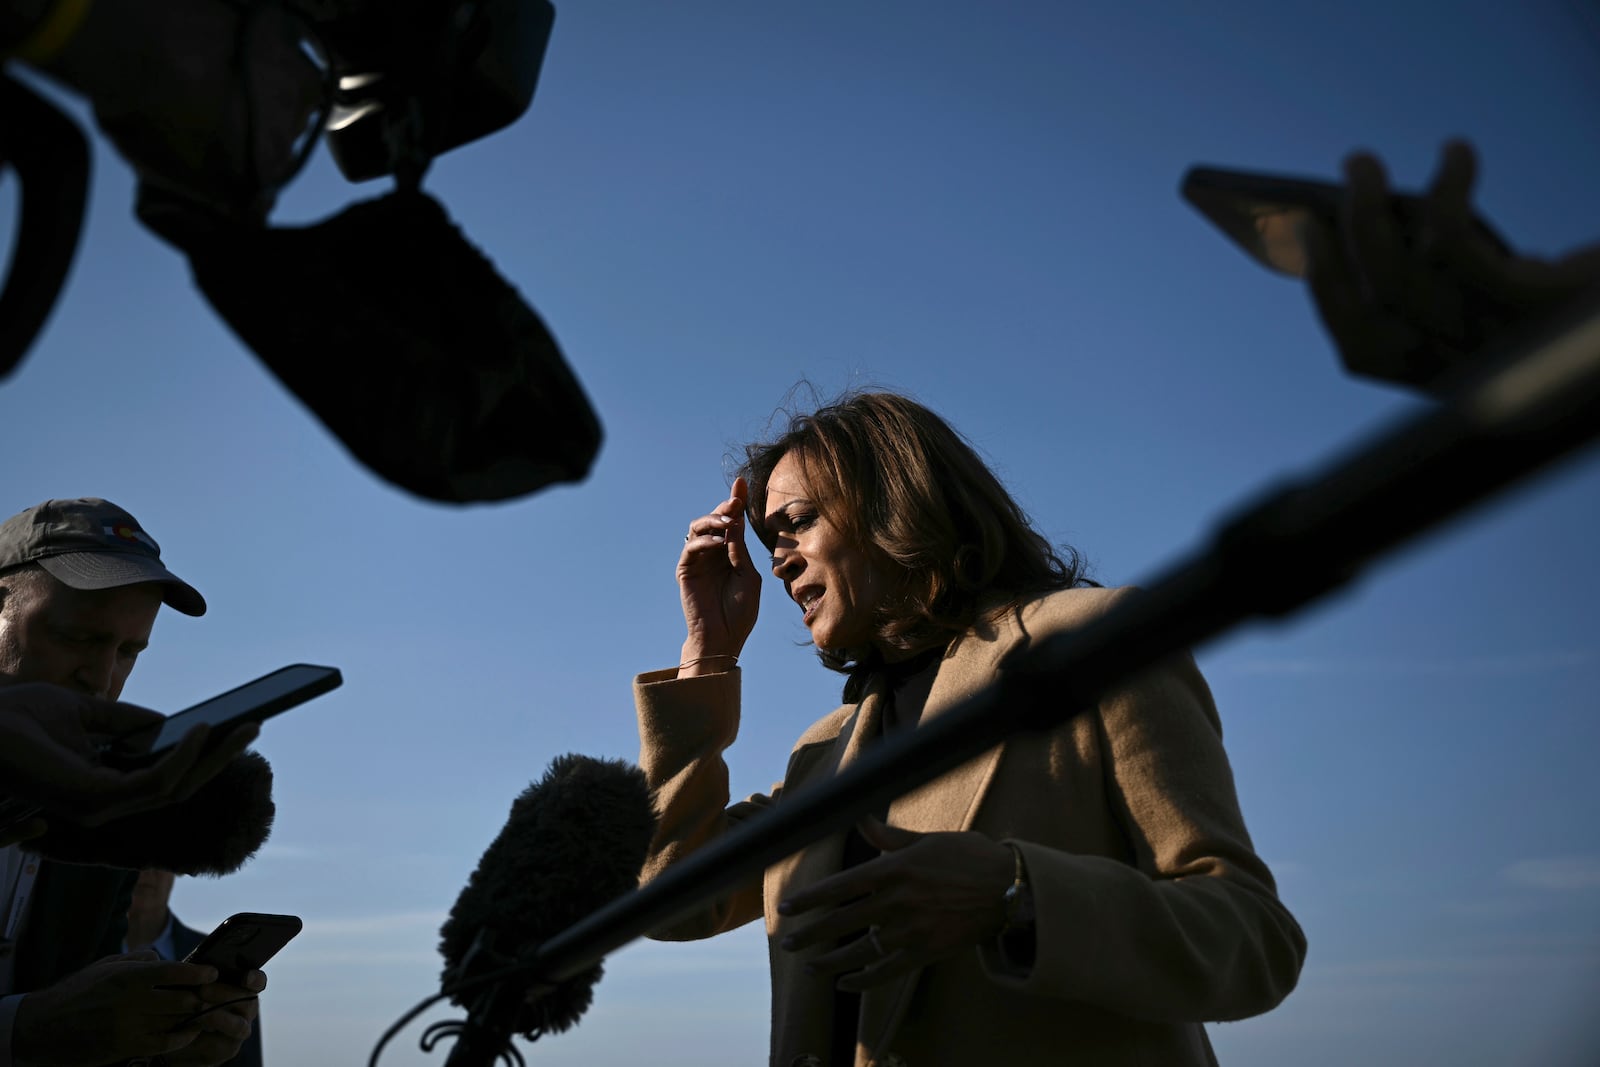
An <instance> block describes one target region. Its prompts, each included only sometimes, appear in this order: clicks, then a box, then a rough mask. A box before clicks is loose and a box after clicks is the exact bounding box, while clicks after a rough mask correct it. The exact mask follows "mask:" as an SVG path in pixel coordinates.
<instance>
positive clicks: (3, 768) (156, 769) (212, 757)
mask: <svg viewBox="0 0 1600 1067" xmlns="http://www.w3.org/2000/svg"><path fill="white" fill-rule="evenodd" d="M163 719H164V716H162V715H160V714H159V713H157V712H154V711H148V710H146V709H144V708H140V707H135V706H134V705H132V704H119V703H115V702H113V701H109V700H100V699H98V698H96V697H91V696H86V695H83V694H78V693H74V692H72V691H71V690H68V689H63V688H61V687H59V686H54V685H46V684H44V683H40V682H29V683H24V684H20V685H12V686H6V687H4V688H0V792H3V793H5V794H7V795H9V796H12V797H18V798H22V799H25V800H31V801H34V802H35V803H37V804H39V805H41V806H43V807H44V808H46V809H47V810H48V811H49V812H52V813H59V814H61V815H62V816H64V817H66V818H67V819H69V820H71V821H73V822H77V823H80V824H82V825H85V826H98V825H100V824H101V823H104V822H109V821H110V820H112V819H117V818H121V817H123V816H125V815H132V814H135V813H136V812H141V811H146V810H148V809H151V808H159V807H164V806H166V805H168V804H173V803H177V802H178V801H181V800H186V799H188V797H190V796H191V795H193V793H194V791H195V790H197V789H199V788H200V787H201V786H202V785H204V784H205V783H206V782H207V781H209V780H210V779H211V778H212V777H213V776H214V775H215V774H216V773H217V772H218V771H220V770H221V769H222V768H223V767H224V766H226V765H227V764H228V762H229V761H230V760H232V759H233V758H234V757H235V756H237V755H238V754H239V753H240V752H243V751H244V749H245V747H246V746H247V745H249V744H250V742H251V741H252V740H254V739H255V736H256V734H257V733H258V732H259V727H257V726H256V725H254V724H248V725H245V726H240V727H237V728H235V729H234V730H233V731H231V732H230V733H229V734H228V735H227V737H225V738H224V739H223V740H221V741H220V742H219V743H218V744H217V745H216V746H215V747H213V748H212V749H211V750H210V751H206V750H205V749H206V741H207V738H208V736H209V727H206V726H203V725H202V726H197V727H195V728H194V729H192V730H190V731H189V732H188V733H187V734H185V735H184V738H183V740H182V741H181V742H179V744H178V745H177V747H175V748H174V749H173V750H172V751H171V752H169V753H167V754H166V755H165V756H163V757H161V758H160V759H159V760H157V761H156V762H155V763H153V764H151V765H150V766H148V767H143V768H140V769H139V770H135V771H120V770H116V769H114V768H111V767H103V766H101V765H100V764H99V763H98V762H97V761H96V748H97V745H99V744H101V743H104V742H106V741H109V740H111V739H113V738H117V737H124V736H126V735H128V734H130V733H134V732H137V731H139V730H141V729H146V728H149V727H151V726H154V725H159V724H160V723H161V722H162V721H163ZM19 830H20V831H21V834H22V835H26V836H35V835H37V833H40V832H43V830H44V827H43V825H32V826H25V827H22V828H19ZM29 831H32V832H31V833H30V832H29ZM11 838H12V840H19V839H21V837H20V836H19V835H18V834H17V833H13V834H12V835H11Z"/></svg>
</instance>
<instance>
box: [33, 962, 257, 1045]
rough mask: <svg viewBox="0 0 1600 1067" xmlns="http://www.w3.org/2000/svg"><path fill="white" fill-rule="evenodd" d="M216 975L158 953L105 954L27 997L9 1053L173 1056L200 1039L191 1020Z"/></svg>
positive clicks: (235, 1021)
mask: <svg viewBox="0 0 1600 1067" xmlns="http://www.w3.org/2000/svg"><path fill="white" fill-rule="evenodd" d="M216 977H217V972H216V969H215V968H213V967H203V966H199V965H197V964H191V963H175V962H165V961H162V960H159V959H157V957H156V954H155V953H153V952H135V953H131V954H129V955H126V956H108V957H106V958H105V959H103V960H100V961H99V962H98V963H92V964H90V965H89V966H87V967H85V968H84V969H83V970H81V971H78V972H77V973H76V974H72V975H69V976H68V977H66V978H64V979H62V980H61V981H59V982H57V983H56V984H55V985H53V986H50V987H49V988H47V989H41V990H39V991H38V992H34V993H29V994H27V995H26V996H25V997H23V998H22V1002H21V1003H20V1004H19V1005H18V1006H17V1014H16V1018H15V1020H14V1022H13V1028H12V1038H11V1046H12V1054H13V1055H14V1056H15V1057H16V1058H17V1059H18V1060H20V1061H22V1062H25V1063H49V1064H52V1065H55V1067H103V1065H104V1064H108V1063H117V1062H120V1061H122V1060H125V1059H130V1058H133V1057H136V1056H158V1055H171V1054H173V1053H176V1052H177V1051H178V1050H179V1049H182V1048H185V1047H187V1046H188V1045H189V1044H190V1043H191V1042H193V1041H194V1040H195V1039H196V1038H197V1037H198V1036H199V1035H200V1033H201V1029H200V1026H199V1025H198V1023H197V1022H186V1020H189V1019H190V1018H191V1017H192V1016H193V1015H194V1014H195V1013H196V1012H198V1011H200V1010H201V1009H202V1008H204V1007H205V1006H206V1002H205V1000H204V999H203V998H202V996H201V990H202V989H204V988H205V987H206V986H208V985H210V984H212V983H214V982H215V981H216ZM230 1020H231V1021H229V1022H227V1023H224V1024H223V1025H225V1026H230V1027H233V1028H234V1029H237V1027H238V1025H239V1023H238V1018H237V1017H236V1016H230ZM248 1029H249V1028H248V1024H246V1026H245V1030H246V1034H248ZM240 1040H241V1041H242V1040H243V1038H241V1039H240ZM210 1062H212V1063H219V1062H222V1061H220V1060H213V1061H210Z"/></svg>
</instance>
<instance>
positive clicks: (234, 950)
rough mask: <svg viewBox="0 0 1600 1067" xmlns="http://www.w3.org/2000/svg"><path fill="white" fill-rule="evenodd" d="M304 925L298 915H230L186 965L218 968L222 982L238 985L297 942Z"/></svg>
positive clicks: (191, 956) (208, 936) (208, 935)
mask: <svg viewBox="0 0 1600 1067" xmlns="http://www.w3.org/2000/svg"><path fill="white" fill-rule="evenodd" d="M301 925H302V924H301V922H300V917H299V916H297V915H272V914H267V913H263V912H253V911H245V912H240V913H238V914H237V915H230V916H228V917H227V918H226V919H224V920H222V922H221V923H220V924H218V926H217V928H216V929H215V930H212V931H211V932H210V933H209V934H207V935H206V936H205V937H204V938H203V939H202V940H201V942H200V943H199V944H198V945H196V946H195V947H194V949H193V950H192V951H191V952H190V953H189V954H188V955H187V956H185V957H184V958H183V962H185V963H202V964H206V965H207V966H211V967H215V968H216V969H217V975H218V980H219V981H223V982H228V983H231V984H234V985H239V984H240V983H241V982H242V981H243V979H244V976H245V975H247V974H249V973H250V972H251V971H259V970H261V968H262V967H265V966H266V964H267V961H268V960H270V959H272V957H273V956H276V955H277V954H278V950H279V949H281V948H283V946H285V945H287V944H288V943H289V942H290V941H292V940H294V937H295V935H296V934H298V933H299V932H300V929H301Z"/></svg>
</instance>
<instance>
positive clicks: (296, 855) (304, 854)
mask: <svg viewBox="0 0 1600 1067" xmlns="http://www.w3.org/2000/svg"><path fill="white" fill-rule="evenodd" d="M316 858H317V850H316V849H314V848H305V847H303V846H301V845H277V844H266V845H262V846H261V851H260V852H258V853H256V859H257V860H310V859H316Z"/></svg>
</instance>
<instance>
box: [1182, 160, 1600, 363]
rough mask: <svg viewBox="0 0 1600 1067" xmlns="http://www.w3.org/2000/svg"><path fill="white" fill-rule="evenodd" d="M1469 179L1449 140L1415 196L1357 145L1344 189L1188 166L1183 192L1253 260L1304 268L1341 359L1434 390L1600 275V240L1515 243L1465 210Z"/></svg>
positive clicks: (1466, 164) (1285, 269)
mask: <svg viewBox="0 0 1600 1067" xmlns="http://www.w3.org/2000/svg"><path fill="white" fill-rule="evenodd" d="M1476 176H1477V160H1476V157H1475V156H1474V154H1473V152H1472V149H1471V147H1470V146H1469V145H1467V144H1466V143H1464V142H1460V141H1456V142H1451V143H1449V144H1447V145H1445V147H1444V149H1443V151H1442V153H1441V155H1440V163H1439V169H1438V171H1437V173H1436V175H1435V177H1434V179H1433V182H1432V183H1431V185H1430V186H1429V188H1428V190H1427V191H1426V192H1425V193H1421V194H1395V193H1392V192H1391V191H1390V189H1389V185H1388V178H1387V176H1386V175H1385V173H1384V170H1383V166H1382V164H1381V163H1379V161H1378V160H1377V159H1376V158H1375V157H1373V156H1371V155H1367V154H1364V153H1358V154H1356V155H1354V156H1351V157H1350V159H1349V160H1347V161H1346V164H1345V178H1346V184H1345V185H1343V186H1339V185H1331V184H1328V183H1325V182H1312V181H1306V180H1304V179H1299V178H1284V177H1280V176H1276V175H1265V174H1250V173H1245V172H1237V171H1233V172H1230V171H1220V170H1216V169H1214V168H1195V169H1193V170H1191V171H1190V172H1189V173H1188V174H1187V175H1185V177H1184V183H1183V194H1184V196H1185V197H1186V198H1187V199H1188V200H1189V201H1190V202H1191V203H1192V204H1194V205H1195V206H1196V207H1197V208H1199V209H1200V210H1201V211H1202V212H1203V213H1204V214H1205V215H1206V217H1207V218H1209V219H1210V220H1211V221H1212V222H1213V223H1215V224H1216V225H1217V226H1218V227H1219V228H1220V229H1222V231H1223V232H1224V233H1226V234H1227V235H1228V236H1229V237H1231V238H1232V239H1233V240H1235V241H1236V242H1238V243H1239V244H1240V245H1241V246H1242V247H1244V248H1245V250H1246V251H1248V252H1249V253H1250V254H1251V255H1252V256H1254V257H1256V258H1257V259H1258V260H1259V261H1261V262H1262V263H1263V264H1265V265H1266V266H1268V267H1269V268H1271V269H1273V270H1276V271H1279V272H1280V273H1284V274H1290V275H1294V276H1304V277H1306V279H1307V282H1308V283H1309V286H1310V289H1311V293H1312V296H1313V297H1314V299H1315V300H1316V304H1317V310H1318V312H1319V313H1320V314H1321V316H1322V321H1323V324H1324V325H1325V326H1326V327H1327V329H1328V332H1329V333H1330V334H1331V335H1332V336H1333V339H1334V341H1335V343H1336V344H1337V345H1338V348H1339V356H1340V359H1341V360H1342V361H1343V363H1344V365H1345V367H1346V368H1347V369H1349V370H1350V371H1351V372H1353V373H1355V374H1360V375H1364V376H1366V377H1371V378H1377V379H1380V380H1383V381H1389V382H1397V383H1402V384H1406V385H1411V386H1416V387H1420V388H1423V389H1438V388H1440V387H1442V385H1443V383H1444V382H1445V381H1446V380H1447V379H1448V377H1449V375H1450V372H1451V371H1453V370H1454V369H1456V368H1457V367H1459V366H1461V365H1462V364H1464V363H1465V362H1467V361H1468V360H1469V359H1470V357H1471V356H1472V355H1473V354H1474V353H1476V352H1477V351H1478V350H1479V349H1481V348H1482V347H1483V346H1484V345H1485V344H1486V343H1487V342H1488V341H1489V340H1490V339H1491V338H1493V337H1495V336H1498V335H1499V334H1501V333H1503V332H1505V331H1507V330H1509V329H1513V328H1515V327H1517V326H1518V325H1520V324H1521V323H1522V322H1524V321H1526V320H1528V319H1530V318H1531V317H1534V316H1537V315H1539V314H1543V313H1547V312H1550V311H1554V310H1557V309H1559V308H1560V306H1561V305H1563V304H1565V303H1566V302H1568V301H1570V300H1572V299H1573V298H1575V297H1577V296H1579V295H1580V294H1582V293H1583V292H1584V291H1585V290H1586V289H1589V288H1592V287H1594V286H1596V285H1600V245H1596V246H1593V247H1590V248H1588V249H1580V250H1579V251H1578V252H1577V253H1575V254H1573V255H1570V256H1567V257H1564V258H1563V259H1560V260H1556V261H1553V262H1545V261H1542V260H1538V259H1533V258H1530V257H1527V256H1519V255H1517V254H1516V253H1514V252H1513V251H1512V250H1511V249H1510V247H1509V246H1508V245H1507V244H1506V242H1505V241H1504V240H1502V239H1501V238H1500V236H1499V235H1498V234H1497V233H1496V232H1495V230H1494V228H1493V227H1491V226H1490V225H1489V224H1488V223H1487V222H1485V221H1484V220H1483V219H1482V218H1481V217H1479V216H1478V215H1476V214H1475V213H1474V212H1473V210H1472V204H1471V201H1472V187H1473V184H1474V181H1475V179H1476Z"/></svg>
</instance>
